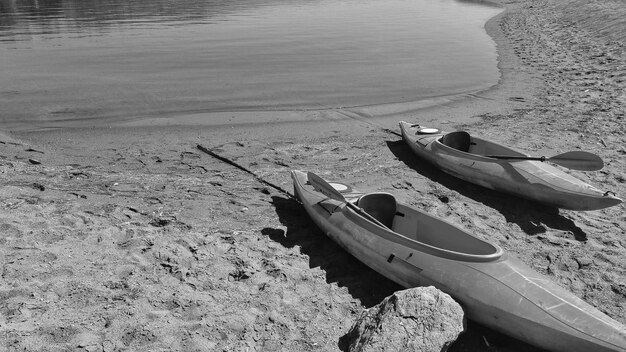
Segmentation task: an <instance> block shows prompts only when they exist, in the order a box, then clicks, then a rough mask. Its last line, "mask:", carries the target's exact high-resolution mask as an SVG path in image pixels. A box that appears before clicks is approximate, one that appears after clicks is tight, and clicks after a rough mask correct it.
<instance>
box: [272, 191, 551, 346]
mask: <svg viewBox="0 0 626 352" xmlns="http://www.w3.org/2000/svg"><path fill="white" fill-rule="evenodd" d="M272 203H273V205H274V207H275V209H276V214H277V215H278V218H279V221H280V223H281V224H283V225H284V226H285V227H286V228H287V231H286V232H285V231H284V230H282V229H274V228H264V229H263V230H261V232H262V234H263V235H265V236H268V237H269V238H270V239H271V240H273V241H275V242H278V243H280V244H281V245H283V246H284V247H286V248H292V247H294V246H299V247H300V251H301V252H302V253H303V254H306V255H307V256H308V257H309V267H310V268H316V267H319V268H320V269H322V270H324V272H325V273H326V282H327V283H333V282H335V283H337V285H338V286H341V287H346V288H347V289H348V292H349V293H350V295H351V296H352V297H353V298H355V299H358V300H360V301H361V304H362V306H363V307H364V308H370V307H373V306H375V305H377V304H378V303H380V302H381V301H382V300H383V299H384V298H385V297H387V296H389V295H391V294H392V293H394V292H395V291H398V290H402V289H404V288H403V287H402V286H400V285H398V284H396V283H394V282H392V281H391V280H389V279H387V278H385V277H384V276H382V275H380V274H378V273H377V272H375V271H374V270H372V269H370V268H369V267H367V266H366V265H364V264H363V263H361V262H360V261H359V260H357V259H356V258H354V257H353V256H351V255H350V254H348V252H346V251H345V250H343V249H342V248H341V247H339V245H337V244H336V243H335V242H333V241H332V240H331V239H330V238H328V237H326V235H325V234H324V233H323V232H322V231H321V230H320V229H319V228H318V227H317V226H316V225H315V224H314V223H313V221H312V220H311V218H310V217H309V216H308V214H307V213H306V210H305V209H304V207H302V205H301V204H300V203H298V202H297V201H296V200H294V199H289V198H284V197H278V196H274V197H272ZM345 333H346V334H345V335H344V336H342V337H341V338H340V339H339V341H338V342H337V345H338V347H339V349H340V350H342V351H347V350H348V347H349V346H348V342H349V341H348V338H349V337H348V331H345ZM496 346H497V347H496ZM448 351H449V352H491V351H500V352H536V351H539V350H537V349H535V348H533V347H532V346H529V345H527V344H525V343H523V342H521V341H518V340H515V339H513V338H510V337H508V336H506V335H503V334H500V333H498V332H496V331H494V330H491V329H489V328H487V327H484V326H482V325H480V324H477V323H474V322H472V321H468V323H467V329H466V331H465V333H463V334H462V335H461V336H460V337H459V338H458V339H457V340H456V342H455V343H454V344H453V345H452V346H451V347H450V348H449V349H448Z"/></svg>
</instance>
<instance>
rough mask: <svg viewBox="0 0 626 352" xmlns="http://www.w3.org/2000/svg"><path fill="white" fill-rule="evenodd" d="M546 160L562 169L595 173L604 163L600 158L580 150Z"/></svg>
mask: <svg viewBox="0 0 626 352" xmlns="http://www.w3.org/2000/svg"><path fill="white" fill-rule="evenodd" d="M546 160H548V161H550V162H551V163H554V164H557V165H561V166H563V167H567V168H570V169H574V170H582V171H596V170H600V169H602V168H603V167H604V161H602V158H600V157H599V156H597V155H595V154H592V153H589V152H583V151H581V150H575V151H571V152H566V153H563V154H559V155H555V156H553V157H551V158H547V159H546Z"/></svg>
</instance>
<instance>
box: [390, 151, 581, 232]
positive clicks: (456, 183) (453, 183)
mask: <svg viewBox="0 0 626 352" xmlns="http://www.w3.org/2000/svg"><path fill="white" fill-rule="evenodd" d="M387 146H388V147H389V149H390V150H391V152H392V153H393V155H395V156H396V157H397V158H398V159H399V160H400V161H402V162H403V163H404V164H406V165H407V166H408V167H410V168H411V169H413V170H415V171H417V172H418V173H419V174H420V175H422V176H425V177H427V178H429V179H430V180H432V181H433V182H437V183H439V184H441V185H442V186H444V187H446V188H448V189H451V190H454V191H457V192H459V193H460V194H462V195H464V196H466V197H468V198H471V199H473V200H475V201H477V202H480V203H483V204H485V205H487V206H489V207H491V208H493V209H495V210H497V211H499V212H500V213H501V214H502V215H503V216H504V217H505V219H506V221H507V222H512V223H515V224H517V225H518V226H519V227H520V228H521V229H522V231H524V232H525V233H526V234H528V235H531V236H535V235H539V234H542V233H545V232H546V230H547V229H546V227H545V226H548V227H550V228H553V229H558V230H562V231H566V232H570V233H572V234H573V236H574V238H575V239H576V240H577V241H586V240H587V234H586V233H585V232H584V231H583V230H582V229H581V228H580V227H578V226H576V224H575V223H574V222H573V221H572V220H570V219H567V218H565V217H564V216H562V215H560V214H559V209H558V208H554V207H549V206H545V205H542V204H540V203H537V202H533V201H530V200H526V199H523V198H519V197H516V196H513V195H509V194H504V193H501V192H497V191H493V190H490V189H487V188H484V187H481V186H478V185H474V184H472V183H469V182H466V181H463V180H460V179H458V178H456V177H453V176H450V175H448V174H446V173H445V172H443V171H441V170H439V169H438V168H436V167H434V166H432V165H431V164H430V163H428V162H427V161H425V160H421V159H420V158H419V157H418V156H416V155H415V154H414V153H413V151H411V149H410V148H409V146H407V145H406V143H405V142H404V141H402V140H400V141H387ZM544 224H545V226H544Z"/></svg>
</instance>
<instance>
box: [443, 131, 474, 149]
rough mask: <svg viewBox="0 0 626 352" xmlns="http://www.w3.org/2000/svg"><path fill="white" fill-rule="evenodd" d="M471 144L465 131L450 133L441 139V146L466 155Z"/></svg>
mask: <svg viewBox="0 0 626 352" xmlns="http://www.w3.org/2000/svg"><path fill="white" fill-rule="evenodd" d="M471 142H472V138H471V137H470V134H469V133H467V132H465V131H456V132H450V133H447V134H444V135H443V137H441V144H443V145H447V146H448V147H450V148H454V149H456V150H460V151H462V152H466V153H469V150H470V146H471Z"/></svg>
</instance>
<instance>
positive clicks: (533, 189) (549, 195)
mask: <svg viewBox="0 0 626 352" xmlns="http://www.w3.org/2000/svg"><path fill="white" fill-rule="evenodd" d="M400 129H401V130H402V137H403V138H404V140H405V142H406V143H407V144H408V145H409V146H410V148H411V149H412V150H413V152H415V154H417V155H418V156H419V157H421V158H423V159H425V160H427V161H429V162H430V163H432V164H434V165H435V166H437V167H439V168H440V169H441V170H443V171H444V172H446V173H448V174H450V175H453V176H455V177H458V178H460V179H463V180H465V181H468V182H472V183H475V184H477V185H480V186H483V187H486V188H489V189H493V190H497V191H501V192H506V193H511V194H514V195H516V196H519V197H524V198H527V199H531V200H534V201H537V202H541V203H544V204H546V205H549V206H553V207H557V208H563V209H571V210H597V209H602V208H607V207H611V206H614V205H618V204H620V203H621V202H622V200H621V199H620V198H618V197H616V196H615V195H614V194H612V192H603V191H601V190H599V189H597V188H595V187H593V186H591V185H589V184H587V183H585V182H583V181H581V180H579V179H577V178H575V177H573V176H571V175H568V174H567V173H565V172H563V171H561V170H559V169H558V168H556V167H554V166H552V165H550V164H548V163H546V162H543V161H547V162H551V163H554V164H558V165H562V166H565V167H568V168H572V169H578V170H597V169H600V168H602V166H603V163H602V160H601V159H600V158H599V157H597V156H596V155H593V154H591V153H586V152H582V151H574V152H568V153H563V154H560V155H557V156H555V157H552V158H544V157H542V158H533V157H530V156H528V155H526V154H524V153H521V152H518V151H516V150H513V149H511V148H508V147H506V146H503V145H500V144H497V143H494V142H491V141H487V140H484V139H480V138H477V137H475V136H470V134H469V133H467V132H464V131H456V132H450V133H446V132H443V131H440V130H438V129H435V128H426V127H424V126H420V125H418V124H410V123H408V122H404V121H401V122H400Z"/></svg>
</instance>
